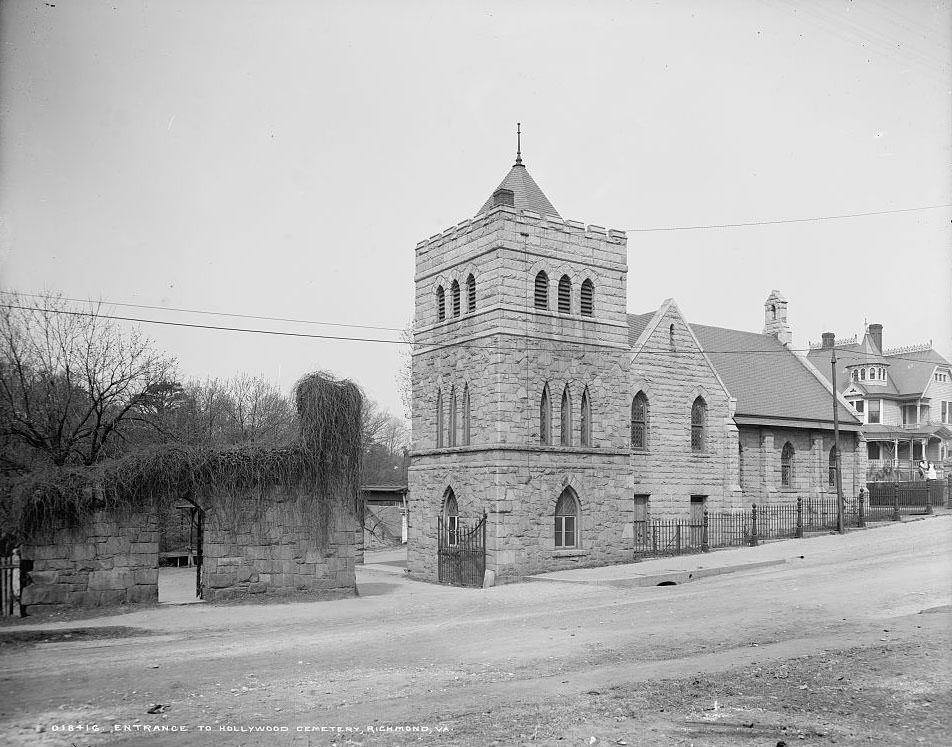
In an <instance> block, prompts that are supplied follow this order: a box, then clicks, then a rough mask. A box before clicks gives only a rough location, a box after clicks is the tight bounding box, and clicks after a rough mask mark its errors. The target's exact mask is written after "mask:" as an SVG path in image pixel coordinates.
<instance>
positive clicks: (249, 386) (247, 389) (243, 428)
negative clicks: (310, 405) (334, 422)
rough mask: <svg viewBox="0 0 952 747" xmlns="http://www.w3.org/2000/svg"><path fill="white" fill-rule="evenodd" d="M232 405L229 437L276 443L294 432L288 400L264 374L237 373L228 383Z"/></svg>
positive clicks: (238, 439)
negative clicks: (232, 432) (230, 433)
mask: <svg viewBox="0 0 952 747" xmlns="http://www.w3.org/2000/svg"><path fill="white" fill-rule="evenodd" d="M228 393H229V395H230V396H231V405H232V427H233V429H234V434H233V436H232V438H233V439H235V440H236V441H237V442H240V443H253V442H265V443H279V442H282V441H286V440H288V439H289V438H290V437H291V435H292V433H293V423H294V414H293V408H292V407H291V403H290V402H289V401H288V398H287V397H285V396H284V395H283V394H282V393H281V390H280V389H278V387H276V386H275V385H274V384H273V383H271V382H270V381H268V380H267V379H265V378H264V377H263V376H249V375H247V374H242V375H240V376H236V377H235V378H233V379H232V380H231V381H230V382H229V383H228Z"/></svg>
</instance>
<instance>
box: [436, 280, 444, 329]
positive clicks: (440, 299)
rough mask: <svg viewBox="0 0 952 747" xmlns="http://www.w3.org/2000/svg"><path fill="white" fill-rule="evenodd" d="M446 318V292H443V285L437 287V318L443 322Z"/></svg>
mask: <svg viewBox="0 0 952 747" xmlns="http://www.w3.org/2000/svg"><path fill="white" fill-rule="evenodd" d="M444 319H446V293H444V292H443V286H442V285H441V286H440V287H439V288H437V289H436V320H437V321H439V322H442V321H443V320H444Z"/></svg>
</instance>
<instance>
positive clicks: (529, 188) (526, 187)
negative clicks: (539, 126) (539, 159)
mask: <svg viewBox="0 0 952 747" xmlns="http://www.w3.org/2000/svg"><path fill="white" fill-rule="evenodd" d="M516 127H517V130H516V137H517V144H516V162H515V163H514V164H513V165H512V168H511V169H510V170H509V173H508V174H506V178H505V179H503V180H502V182H501V183H500V185H499V186H498V187H496V189H495V190H494V191H493V193H492V194H491V195H489V199H488V200H486V202H485V203H484V204H483V206H482V207H481V208H480V209H479V212H478V213H476V215H481V214H482V213H485V212H486V211H487V210H491V209H492V208H494V207H496V206H497V205H511V206H512V207H514V208H516V210H533V211H535V212H537V213H541V214H542V215H551V216H554V217H556V218H561V217H562V216H561V215H559V211H558V210H556V209H555V208H554V207H553V206H552V203H551V202H549V198H548V197H546V196H545V194H544V193H543V192H542V190H541V189H539V185H538V184H536V183H535V180H534V179H533V178H532V177H531V176H529V172H528V171H527V170H526V167H525V165H524V164H523V163H522V131H521V130H520V129H519V127H520V125H516ZM500 190H503V193H502V195H500ZM507 192H511V193H512V197H511V198H510V197H509V195H508V194H507Z"/></svg>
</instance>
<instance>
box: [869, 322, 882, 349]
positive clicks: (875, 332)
mask: <svg viewBox="0 0 952 747" xmlns="http://www.w3.org/2000/svg"><path fill="white" fill-rule="evenodd" d="M869 339H870V340H871V341H872V343H873V345H875V346H876V349H877V350H878V351H879V352H880V353H882V352H883V325H882V324H870V325H869Z"/></svg>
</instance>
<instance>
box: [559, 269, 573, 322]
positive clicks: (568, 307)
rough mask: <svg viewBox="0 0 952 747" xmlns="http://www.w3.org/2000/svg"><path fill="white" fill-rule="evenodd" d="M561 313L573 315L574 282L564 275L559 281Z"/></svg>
mask: <svg viewBox="0 0 952 747" xmlns="http://www.w3.org/2000/svg"><path fill="white" fill-rule="evenodd" d="M559 313H560V314H571V313H572V281H571V280H569V276H568V275H563V276H562V279H561V280H559Z"/></svg>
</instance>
